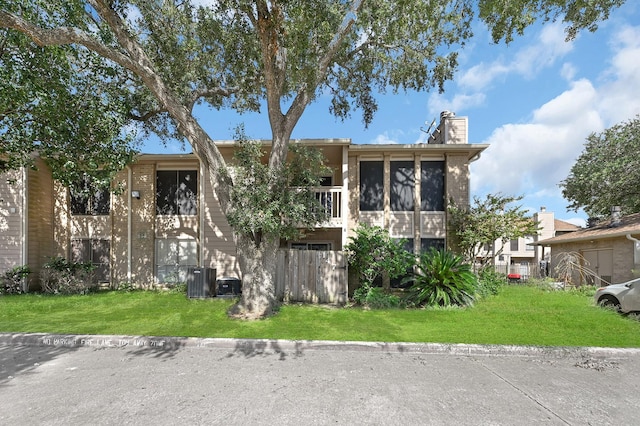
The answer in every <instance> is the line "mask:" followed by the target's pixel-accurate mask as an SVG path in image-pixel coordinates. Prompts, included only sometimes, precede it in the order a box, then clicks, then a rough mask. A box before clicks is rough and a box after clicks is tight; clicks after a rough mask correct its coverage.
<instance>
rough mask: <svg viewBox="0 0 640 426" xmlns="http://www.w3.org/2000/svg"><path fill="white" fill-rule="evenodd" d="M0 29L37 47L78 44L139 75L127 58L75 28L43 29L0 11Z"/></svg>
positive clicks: (139, 69)
mask: <svg viewBox="0 0 640 426" xmlns="http://www.w3.org/2000/svg"><path fill="white" fill-rule="evenodd" d="M0 27H2V28H10V29H14V30H17V31H20V32H22V33H24V34H26V35H27V36H28V37H29V38H30V39H31V40H33V41H34V42H35V43H36V44H37V45H38V46H41V47H44V46H62V45H68V44H79V45H82V46H85V47H86V48H87V49H89V50H92V51H94V52H96V53H97V54H99V55H100V56H102V57H104V58H107V59H111V60H112V61H114V62H116V63H117V64H119V65H121V66H123V67H125V68H126V69H128V70H130V71H132V72H134V73H136V74H139V73H140V72H141V71H142V69H141V67H140V66H139V65H138V64H137V63H136V62H134V61H133V60H131V58H129V57H128V56H126V55H124V54H122V53H120V52H118V51H117V50H116V49H113V48H111V47H109V46H107V45H105V44H102V43H100V42H99V41H97V40H96V39H94V38H93V37H91V35H89V34H87V33H85V32H84V31H80V30H78V29H77V28H68V27H60V28H55V29H45V28H41V27H38V26H37V25H33V24H32V23H30V22H27V21H25V20H24V19H22V18H21V17H19V16H16V15H14V14H12V13H9V12H6V11H4V10H0Z"/></svg>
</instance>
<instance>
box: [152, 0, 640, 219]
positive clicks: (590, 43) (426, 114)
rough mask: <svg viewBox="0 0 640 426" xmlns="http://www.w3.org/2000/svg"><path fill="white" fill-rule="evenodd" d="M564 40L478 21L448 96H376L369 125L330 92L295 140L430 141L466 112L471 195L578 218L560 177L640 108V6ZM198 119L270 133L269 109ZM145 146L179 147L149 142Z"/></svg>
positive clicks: (542, 28)
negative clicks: (504, 33) (430, 132)
mask: <svg viewBox="0 0 640 426" xmlns="http://www.w3.org/2000/svg"><path fill="white" fill-rule="evenodd" d="M564 38H565V34H564V27H563V26H562V25H561V24H560V23H548V24H545V25H539V26H535V27H531V28H529V29H528V30H527V31H526V33H525V35H524V36H523V37H519V38H516V39H515V41H514V42H512V43H511V44H509V45H504V44H499V45H495V44H493V43H492V42H491V40H490V37H489V34H488V33H487V32H486V30H485V29H484V28H482V27H478V28H476V30H475V37H474V38H473V39H472V40H471V41H470V42H468V44H467V45H466V46H465V48H464V49H463V50H462V51H461V52H460V57H459V64H460V66H459V69H458V72H457V73H456V75H455V77H454V79H453V81H451V82H448V83H447V84H446V86H445V92H444V93H443V94H438V93H437V91H432V92H427V93H424V92H423V93H415V92H412V93H404V92H401V93H398V94H392V93H387V94H385V95H380V96H378V101H379V109H378V111H377V114H376V116H375V117H374V121H373V123H372V124H371V125H370V126H369V128H367V129H365V128H364V126H363V124H362V121H361V116H360V115H359V113H358V112H356V113H354V114H353V117H352V118H351V119H349V120H347V121H345V122H342V121H339V120H337V119H335V118H334V117H333V116H332V115H331V114H330V113H329V111H328V105H329V104H328V99H325V98H320V99H318V100H317V101H316V103H314V104H312V105H310V106H309V107H308V108H307V110H306V112H305V113H304V115H303V117H302V119H301V120H300V122H299V123H298V126H297V127H296V129H295V131H294V133H293V137H294V138H351V139H352V140H353V142H354V143H358V144H360V143H363V144H375V143H378V144H382V143H401V144H412V143H417V142H421V141H423V140H424V139H425V136H426V134H425V133H423V132H422V131H421V130H420V128H421V127H424V128H426V127H428V125H429V123H431V121H432V120H433V119H434V118H438V117H439V114H440V112H441V111H443V110H450V111H453V112H455V113H456V115H457V116H466V117H468V119H469V142H470V143H482V144H489V145H490V147H489V148H488V149H487V150H486V151H485V152H484V153H483V155H482V157H481V158H480V159H479V160H478V161H476V162H475V163H473V164H472V166H471V191H472V195H477V196H480V197H482V196H484V195H485V194H487V193H497V192H501V193H503V194H507V195H522V196H524V198H523V200H522V201H521V202H520V204H521V205H522V206H523V207H524V208H526V209H528V210H530V211H531V213H533V212H535V211H538V210H539V208H540V207H541V206H545V207H546V208H547V211H553V212H554V213H555V217H556V218H557V219H562V220H567V221H569V222H573V223H576V224H580V225H582V224H584V220H585V219H586V215H585V214H584V212H581V211H580V212H577V213H576V212H572V211H569V212H568V211H567V204H568V203H567V202H566V200H564V199H563V198H562V194H561V189H560V188H559V186H558V184H559V183H560V182H561V181H562V180H563V179H564V178H566V177H567V175H568V173H569V170H570V169H571V166H572V165H573V164H574V163H575V160H576V158H577V157H578V155H580V153H581V152H582V149H583V145H584V142H585V138H586V137H587V136H588V135H589V134H590V133H592V132H600V131H602V130H604V129H605V128H607V127H610V126H612V125H614V124H616V123H619V122H622V121H626V120H629V119H631V118H633V117H634V116H635V115H637V114H640V3H637V2H636V1H634V0H629V1H628V2H627V4H625V5H624V6H623V7H622V8H620V9H617V10H616V11H615V12H614V13H613V14H612V15H611V17H610V19H609V20H608V21H606V22H603V23H601V24H600V26H599V29H598V30H597V32H595V33H589V32H582V33H580V35H579V36H578V37H577V39H576V40H574V41H572V42H565V40H564ZM198 116H199V118H200V120H201V123H203V124H204V127H205V129H206V130H207V131H208V132H209V134H210V135H211V137H212V138H213V139H230V138H232V136H233V129H234V128H235V127H236V125H237V124H239V123H241V122H243V123H244V125H245V130H246V133H247V134H248V135H249V136H250V137H252V138H259V139H269V138H270V137H271V132H270V128H269V123H268V119H267V116H266V113H262V114H245V115H241V116H240V115H237V114H234V113H233V112H231V111H215V110H201V111H199V112H198ZM425 123H426V124H425ZM142 151H143V152H182V148H181V145H180V144H179V143H175V144H171V143H170V144H169V145H168V146H166V147H164V146H161V145H158V144H157V143H156V142H155V141H153V140H149V141H147V142H146V143H145V145H144V146H143V148H142ZM187 151H190V148H189V147H187Z"/></svg>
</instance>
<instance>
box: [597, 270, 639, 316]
mask: <svg viewBox="0 0 640 426" xmlns="http://www.w3.org/2000/svg"><path fill="white" fill-rule="evenodd" d="M593 299H594V300H595V302H596V304H598V305H600V306H610V307H613V308H615V309H617V310H618V311H620V312H623V313H625V314H626V313H629V312H640V278H635V279H633V280H631V281H627V282H624V283H620V284H611V285H608V286H606V287H600V288H599V289H597V290H596V294H595V295H594V296H593Z"/></svg>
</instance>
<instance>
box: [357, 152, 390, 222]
mask: <svg viewBox="0 0 640 426" xmlns="http://www.w3.org/2000/svg"><path fill="white" fill-rule="evenodd" d="M383 179H384V162H382V161H361V162H360V211H382V210H384V183H383Z"/></svg>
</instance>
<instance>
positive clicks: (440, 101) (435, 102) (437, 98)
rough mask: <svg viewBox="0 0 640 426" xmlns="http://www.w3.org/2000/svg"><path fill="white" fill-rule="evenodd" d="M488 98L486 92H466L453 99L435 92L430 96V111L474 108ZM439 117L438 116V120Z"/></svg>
mask: <svg viewBox="0 0 640 426" xmlns="http://www.w3.org/2000/svg"><path fill="white" fill-rule="evenodd" d="M485 100H486V95H485V94H484V93H473V94H471V95H467V94H465V93H459V94H456V95H455V96H454V97H453V99H451V100H449V99H447V98H445V97H444V96H443V95H441V94H434V95H431V96H429V101H428V104H427V107H428V111H433V112H437V113H438V114H439V113H440V112H441V111H460V110H462V109H468V108H473V107H476V106H480V105H482V104H483V103H484V102H485ZM437 119H438V118H437V117H436V120H437Z"/></svg>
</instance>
